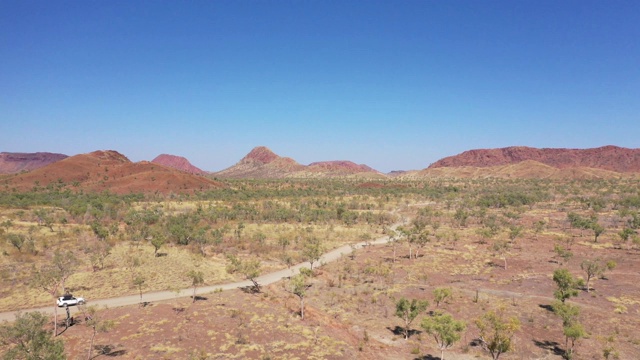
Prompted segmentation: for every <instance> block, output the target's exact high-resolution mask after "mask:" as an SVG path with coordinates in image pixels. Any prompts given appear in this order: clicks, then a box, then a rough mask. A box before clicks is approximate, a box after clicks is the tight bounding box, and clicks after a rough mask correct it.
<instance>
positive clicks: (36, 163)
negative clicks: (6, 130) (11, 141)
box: [0, 152, 68, 174]
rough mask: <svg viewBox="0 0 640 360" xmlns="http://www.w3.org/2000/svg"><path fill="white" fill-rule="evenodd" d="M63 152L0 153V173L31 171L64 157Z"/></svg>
mask: <svg viewBox="0 0 640 360" xmlns="http://www.w3.org/2000/svg"><path fill="white" fill-rule="evenodd" d="M67 157H68V156H67V155H64V154H56V153H50V152H36V153H14V152H2V153H0V174H14V173H19V172H21V171H31V170H35V169H38V168H41V167H43V166H47V165H49V164H51V163H54V162H56V161H60V160H63V159H66V158H67Z"/></svg>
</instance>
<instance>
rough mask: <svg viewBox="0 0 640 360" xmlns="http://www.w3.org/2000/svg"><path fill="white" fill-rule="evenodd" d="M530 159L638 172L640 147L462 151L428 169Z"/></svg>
mask: <svg viewBox="0 0 640 360" xmlns="http://www.w3.org/2000/svg"><path fill="white" fill-rule="evenodd" d="M527 160H532V161H536V162H539V163H541V164H545V165H549V166H552V167H555V168H558V169H568V168H579V167H582V168H594V169H601V170H608V171H615V172H621V173H626V172H640V149H628V148H622V147H617V146H604V147H599V148H593V149H553V148H543V149H538V148H530V147H524V146H515V147H506V148H499V149H479V150H469V151H465V152H463V153H461V154H459V155H455V156H449V157H446V158H443V159H441V160H438V161H436V162H435V163H433V164H432V165H431V166H429V169H436V168H444V167H465V166H468V167H493V166H501V165H509V164H516V163H519V162H523V161H527Z"/></svg>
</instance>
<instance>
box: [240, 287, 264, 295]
mask: <svg viewBox="0 0 640 360" xmlns="http://www.w3.org/2000/svg"><path fill="white" fill-rule="evenodd" d="M240 290H241V291H242V292H243V293H246V294H253V295H255V294H259V293H260V288H259V287H257V286H254V285H249V286H243V287H241V288H240Z"/></svg>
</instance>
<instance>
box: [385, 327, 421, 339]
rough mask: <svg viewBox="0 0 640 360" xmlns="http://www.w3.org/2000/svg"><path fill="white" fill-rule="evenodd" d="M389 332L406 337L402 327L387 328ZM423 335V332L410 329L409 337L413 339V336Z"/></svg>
mask: <svg viewBox="0 0 640 360" xmlns="http://www.w3.org/2000/svg"><path fill="white" fill-rule="evenodd" d="M387 330H389V331H391V332H392V333H393V334H394V335H399V336H402V337H404V328H403V327H402V326H396V327H395V328H390V327H388V326H387ZM420 333H422V331H420V330H415V329H410V330H409V337H411V336H412V335H417V334H420Z"/></svg>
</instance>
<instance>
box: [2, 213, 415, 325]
mask: <svg viewBox="0 0 640 360" xmlns="http://www.w3.org/2000/svg"><path fill="white" fill-rule="evenodd" d="M404 222H406V220H405V221H404ZM401 224H402V222H401V223H396V224H394V225H393V226H392V227H391V228H392V229H393V230H395V229H396V228H397V227H398V226H400V225H401ZM388 242H389V237H388V236H383V237H381V238H378V239H376V240H372V241H369V242H360V243H357V244H356V245H354V248H355V249H361V248H363V247H364V246H366V245H367V244H370V245H379V244H386V243H388ZM351 251H352V247H351V245H344V246H341V247H339V248H337V249H334V250H331V251H329V252H327V253H325V254H324V255H322V257H320V261H319V262H318V264H317V265H316V268H317V267H320V266H322V265H323V264H326V263H330V262H332V261H336V260H338V259H340V258H341V257H342V256H345V255H348V254H350V253H351ZM303 267H304V268H309V267H310V264H309V262H304V263H300V264H298V265H295V266H292V267H291V268H290V269H284V270H278V271H274V272H271V273H269V274H265V275H262V276H260V277H258V278H257V281H258V283H259V284H260V285H270V284H273V283H275V282H278V281H280V280H282V279H283V278H287V277H290V276H292V275H296V274H298V273H299V272H300V269H301V268H303ZM247 286H253V283H252V282H251V281H249V280H244V281H238V282H233V283H226V284H217V285H211V286H203V287H200V288H198V291H197V294H207V293H212V292H214V291H216V290H218V289H222V290H223V291H224V290H231V289H238V288H244V287H247ZM192 295H193V288H189V289H182V290H180V291H179V292H176V291H168V290H167V291H156V292H149V293H143V295H142V299H143V301H145V302H156V301H163V300H171V299H175V298H179V297H190V296H192ZM88 303H89V304H91V305H97V306H99V307H103V306H108V307H110V308H112V307H120V306H127V305H135V304H139V303H140V295H129V296H121V297H116V298H109V299H98V300H93V299H88ZM73 308H75V307H72V309H73ZM32 311H38V312H43V313H46V314H51V315H53V306H47V307H41V308H35V309H24V310H20V312H22V313H25V312H32ZM17 312H18V311H9V312H3V313H0V321H4V320H6V321H13V320H14V319H15V315H16V313H17ZM73 312H74V313H75V312H79V310H78V309H77V308H76V309H74V310H73ZM60 314H62V315H64V311H63V310H60V311H59V315H60Z"/></svg>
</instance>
